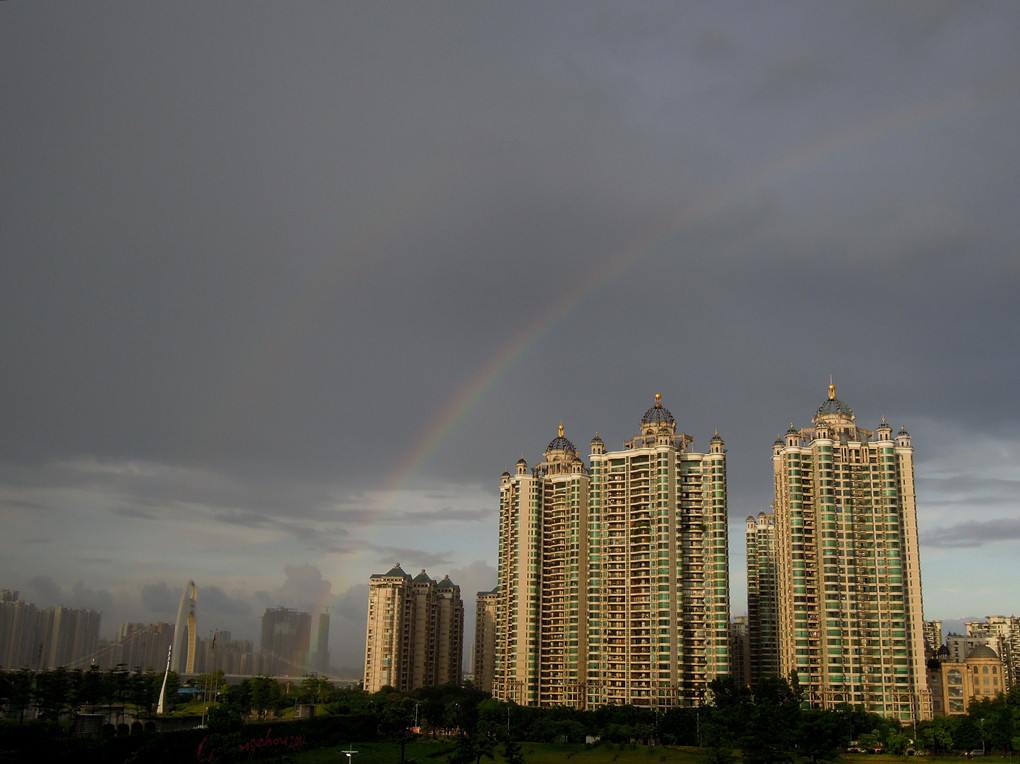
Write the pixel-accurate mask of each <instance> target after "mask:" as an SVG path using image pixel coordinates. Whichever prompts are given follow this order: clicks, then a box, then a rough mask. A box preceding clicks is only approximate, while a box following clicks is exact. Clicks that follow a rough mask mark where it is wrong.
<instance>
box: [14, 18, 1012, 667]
mask: <svg viewBox="0 0 1020 764" xmlns="http://www.w3.org/2000/svg"><path fill="white" fill-rule="evenodd" d="M1018 35H1020V9H1018V8H1016V7H1014V6H1013V5H1011V4H1007V3H995V2H986V3H973V4H966V5H960V4H954V3H939V2H924V3H921V2H897V3H867V2H865V3H855V4H853V5H849V6H845V5H827V4H822V5H818V4H808V3H780V4H770V6H769V7H768V8H763V7H759V6H757V5H754V4H742V3H722V4H711V5H707V4H706V5H703V6H697V5H696V6H680V7H673V6H669V5H666V6H660V5H656V4H651V3H640V4H628V5H627V6H619V5H615V4H600V3H595V4H590V3H583V4H582V3H576V4H575V3H566V4H563V5H558V6H553V7H546V6H542V5H533V6H532V5H516V4H515V5H502V4H498V5H479V6H475V7H472V8H471V9H470V11H468V10H466V9H464V8H463V7H458V6H443V5H440V6H430V7H428V8H426V7H422V6H418V5H415V4H406V5H396V6H389V7H376V6H370V5H366V6H360V5H350V4H344V5H340V6H330V5H312V4H301V5H298V6H291V7H288V8H286V9H285V8H275V7H273V6H262V5H259V6H254V7H252V6H251V5H250V4H242V3H237V2H225V3H220V4H217V5H215V6H208V5H203V4H187V3H184V4H173V5H168V6H161V5H156V6H151V5H150V6H137V5H135V4H131V3H124V2H98V3H91V4H89V6H88V7H87V8H86V7H81V6H78V5H75V4H72V3H60V4H57V5H49V6H47V7H42V6H39V5H38V4H30V3H2V4H0V65H2V66H3V70H4V71H5V72H6V77H5V88H4V89H3V91H2V92H0V105H2V107H3V113H4V114H5V115H6V118H5V120H4V121H3V122H2V123H0V167H2V168H3V173H2V176H0V177H2V178H3V179H2V180H0V191H2V193H3V202H4V203H3V204H0V231H2V232H3V233H2V236H0V243H2V244H3V249H2V255H0V290H2V293H0V297H2V299H0V311H2V313H0V317H2V320H0V347H2V348H3V349H4V363H3V364H2V365H0V390H2V391H3V394H4V405H3V420H2V425H3V426H2V427H0V518H2V523H3V533H2V534H0V536H2V538H0V588H4V589H10V590H18V591H20V593H21V598H22V599H24V600H25V601H30V602H33V603H35V604H36V605H37V606H38V607H40V608H44V607H51V606H56V605H64V606H67V607H72V608H90V609H94V610H99V611H102V614H103V615H102V622H101V632H102V636H103V637H105V638H110V637H112V636H113V635H115V633H116V630H117V628H118V626H119V625H120V624H121V623H124V622H139V623H158V622H172V621H173V620H174V618H175V615H176V612H177V607H178V602H179V596H180V591H181V587H182V586H184V585H185V584H186V582H188V581H189V580H193V581H195V583H196V584H197V586H198V590H199V600H198V605H197V613H196V617H197V629H198V633H199V636H201V637H203V638H207V637H209V636H210V635H211V633H212V632H214V631H216V630H229V631H231V632H233V634H234V635H235V637H237V638H248V639H257V636H258V633H259V631H258V622H259V619H260V618H261V615H262V613H263V612H264V611H265V610H266V609H267V608H271V607H288V608H297V609H299V610H301V611H303V612H308V613H310V614H311V615H312V617H313V619H315V618H317V617H318V615H319V614H321V613H322V612H325V609H326V608H329V614H330V618H331V628H330V654H331V658H332V661H331V662H332V663H333V664H334V665H336V666H350V667H351V668H354V669H355V670H357V669H358V668H359V666H360V656H361V654H362V653H363V651H364V640H365V616H366V609H367V601H368V584H367V581H368V578H369V576H370V575H371V574H373V573H376V572H378V571H382V570H388V569H390V568H391V567H392V566H393V564H394V563H397V562H399V563H401V565H402V567H403V568H404V569H405V570H410V571H417V570H420V569H423V568H424V569H427V570H428V571H429V572H430V575H433V576H436V577H437V578H442V577H443V576H445V575H449V576H450V578H451V579H452V580H454V581H456V582H457V584H458V585H459V586H460V587H461V590H462V592H463V594H464V601H465V605H466V613H465V621H466V624H467V628H466V629H465V642H466V643H467V644H471V642H472V635H473V628H474V617H473V616H474V607H475V604H474V594H475V592H477V591H488V590H491V589H492V587H493V586H494V585H495V583H496V560H497V537H498V513H499V476H500V473H501V472H502V471H503V470H504V469H505V468H508V467H512V466H513V465H512V463H508V461H507V460H508V459H509V460H510V461H511V462H512V460H513V459H514V458H516V455H517V454H519V453H521V451H522V449H524V450H525V456H526V459H527V461H528V462H529V463H532V464H534V463H538V461H540V457H541V454H540V453H539V452H538V448H539V447H540V446H541V444H543V443H548V442H549V441H550V439H552V438H554V437H555V436H556V433H557V431H558V427H559V425H563V426H564V430H565V433H566V437H568V438H570V439H571V440H572V441H573V442H574V443H575V444H584V443H588V442H589V440H590V439H591V438H592V437H593V436H594V435H595V431H596V429H597V430H598V431H599V434H600V437H601V438H602V439H603V440H604V441H605V442H606V443H611V444H617V443H620V442H623V441H624V440H626V439H627V438H629V437H631V436H632V435H633V420H634V412H635V411H643V410H644V409H645V408H647V406H648V405H649V401H650V400H651V399H652V396H653V395H654V394H656V393H661V394H662V396H663V398H662V402H663V405H665V406H667V407H668V408H669V409H670V410H671V411H672V412H673V414H674V416H675V417H676V420H677V422H678V424H679V426H680V427H682V428H683V430H684V431H685V432H688V433H689V434H690V435H692V436H693V437H694V440H695V443H694V448H696V449H698V450H704V449H706V448H707V447H708V444H709V440H710V438H711V437H712V435H713V433H714V432H715V431H716V430H718V431H719V433H720V435H721V436H722V437H723V438H724V439H725V443H726V449H727V455H726V460H727V481H728V490H729V496H728V505H729V518H728V519H729V524H728V529H729V540H730V553H731V560H730V579H731V591H730V601H731V605H732V610H733V612H734V613H735V614H742V613H745V612H746V587H745V578H744V570H745V567H744V556H743V535H744V523H745V519H746V518H747V517H748V516H749V515H753V516H757V514H758V512H759V510H761V509H762V508H763V507H764V508H767V507H768V506H769V504H770V502H771V500H772V472H771V445H772V443H773V441H774V440H775V438H776V436H777V435H778V434H781V433H783V432H785V431H786V429H787V427H788V426H789V425H790V422H791V419H793V421H794V423H795V425H796V426H797V427H804V426H807V425H808V424H809V422H808V421H807V419H808V416H807V413H806V412H810V411H811V410H813V407H814V406H816V405H817V402H818V401H819V400H821V399H822V398H824V395H825V387H826V385H827V384H828V382H829V379H830V375H832V378H833V379H834V381H835V384H836V385H837V387H838V389H839V391H840V397H841V398H843V399H844V400H845V401H846V402H847V403H848V404H849V405H850V406H852V407H853V409H854V411H855V412H856V413H857V416H858V421H859V422H860V424H861V426H862V427H865V428H869V429H871V428H875V427H877V426H878V425H879V423H880V422H881V421H882V418H883V417H888V421H889V424H890V425H891V426H892V427H893V428H894V430H898V429H899V427H900V426H901V425H905V426H906V428H907V429H908V430H909V432H910V434H911V437H912V439H913V444H914V448H915V453H914V459H915V472H916V488H917V512H918V528H919V538H920V557H921V574H922V586H923V594H924V616H925V618H926V619H938V620H942V621H944V622H945V623H946V624H947V627H950V624H952V623H956V622H962V621H964V620H973V619H980V618H983V617H984V616H986V615H992V614H1002V615H1011V614H1013V613H1014V612H1016V611H1017V610H1020V607H1018V604H1020V603H1017V602H1016V599H1015V594H1014V593H1013V592H1012V591H1011V586H1010V580H1011V579H1010V577H1011V576H1012V571H1013V570H1014V568H1015V562H1014V561H1015V558H1016V556H1017V554H1018V552H1020V493H1018V487H1020V467H1018V465H1020V440H1018V438H1017V436H1016V432H1017V430H1018V427H1017V425H1018V424H1020V404H1018V401H1017V397H1016V395H1015V393H1014V390H1013V388H1014V387H1015V381H1016V379H1017V378H1018V377H1020V354H1018V352H1017V350H1016V348H1017V347H1020V336H1018V334H1020V304H1018V302H1017V300H1016V299H1015V297H1014V295H1015V294H1016V293H1017V292H1018V291H1020V258H1018V257H1017V252H1016V248H1017V244H1016V242H1017V241H1020V235H1018V234H1020V222H1018V221H1017V219H1016V215H1015V214H1014V210H1015V207H1016V200H1017V199H1018V197H1020V172H1018V170H1020V142H1018V141H1017V139H1016V137H1015V135H1014V133H1015V130H1014V129H1013V125H1015V124H1016V123H1017V121H1018V117H1020V113H1018V112H1020V77H1018V75H1017V74H1016V72H1018V71H1020V49H1018V47H1017V45H1016V44H1015V40H1016V39H1017V37H1018ZM582 450H583V449H582ZM467 660H468V656H467V655H465V661H467ZM355 675H357V674H355Z"/></svg>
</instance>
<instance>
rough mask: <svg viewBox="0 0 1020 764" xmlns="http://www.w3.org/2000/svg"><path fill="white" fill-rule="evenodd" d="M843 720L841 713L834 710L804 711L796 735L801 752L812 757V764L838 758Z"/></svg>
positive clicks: (841, 740)
mask: <svg viewBox="0 0 1020 764" xmlns="http://www.w3.org/2000/svg"><path fill="white" fill-rule="evenodd" d="M841 722H842V719H841V718H840V716H839V714H838V713H835V712H833V711H820V710H811V711H804V712H802V713H801V717H800V726H799V729H798V730H797V735H796V740H797V747H798V749H799V751H800V753H801V754H803V755H804V756H807V757H808V758H810V759H811V761H812V764H819V762H822V761H831V760H833V759H836V758H838V757H839V748H840V744H841V743H842V742H843V739H842V735H841V730H840V727H841Z"/></svg>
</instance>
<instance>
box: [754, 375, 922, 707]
mask: <svg viewBox="0 0 1020 764" xmlns="http://www.w3.org/2000/svg"><path fill="white" fill-rule="evenodd" d="M772 454H773V456H772V462H773V468H774V476H775V501H774V509H775V515H776V521H775V522H776V540H777V546H778V552H779V554H778V559H779V624H780V635H781V638H780V672H781V674H783V675H784V676H785V675H787V674H788V673H789V672H791V671H795V672H796V673H797V677H798V679H799V682H800V685H801V688H802V689H803V690H804V692H805V697H806V699H807V700H808V702H809V703H810V704H811V705H812V706H815V707H820V708H835V707H838V706H841V705H843V704H849V705H852V706H855V707H863V708H864V709H865V710H867V711H870V712H874V713H878V714H882V715H885V716H889V717H892V718H896V719H899V720H901V721H910V720H915V719H926V718H929V717H930V716H931V713H932V709H931V697H930V695H929V693H928V687H927V676H926V670H925V655H924V630H923V623H924V616H923V613H922V604H921V569H920V555H919V552H918V538H917V515H916V508H915V497H914V464H913V447H912V445H911V440H910V435H909V434H908V433H907V431H906V430H905V429H901V430H900V431H899V433H898V434H897V435H896V436H895V437H894V436H893V434H892V428H891V427H890V426H889V425H888V424H887V423H886V421H885V419H884V418H883V420H882V423H881V424H880V425H879V426H878V428H877V429H876V430H874V431H871V430H865V429H863V428H861V427H858V426H857V423H856V416H855V414H854V412H853V410H852V409H851V408H850V407H849V406H848V405H847V404H846V403H844V402H843V401H841V400H840V399H839V398H837V397H836V392H835V387H834V386H833V385H831V384H830V385H829V395H828V398H827V399H826V400H824V401H823V402H822V404H821V405H820V406H819V407H818V410H817V411H816V413H815V415H814V417H813V418H812V420H811V426H809V427H805V428H802V429H798V428H796V427H794V426H793V425H792V424H791V426H790V429H789V430H787V432H786V434H785V435H784V436H781V437H780V438H778V439H777V440H776V443H775V445H774V447H773V451H772Z"/></svg>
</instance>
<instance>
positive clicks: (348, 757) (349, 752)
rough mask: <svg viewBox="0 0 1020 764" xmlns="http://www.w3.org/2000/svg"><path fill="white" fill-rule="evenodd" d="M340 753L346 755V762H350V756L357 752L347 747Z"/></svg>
mask: <svg viewBox="0 0 1020 764" xmlns="http://www.w3.org/2000/svg"><path fill="white" fill-rule="evenodd" d="M340 753H343V754H346V755H347V764H351V757H353V756H357V754H358V752H357V751H352V750H351V749H350V748H348V749H347V750H346V751H340Z"/></svg>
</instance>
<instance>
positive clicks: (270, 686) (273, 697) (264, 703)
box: [251, 676, 283, 719]
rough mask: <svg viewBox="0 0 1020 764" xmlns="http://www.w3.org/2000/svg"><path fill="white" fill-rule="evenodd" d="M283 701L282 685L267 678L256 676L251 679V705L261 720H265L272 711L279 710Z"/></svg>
mask: <svg viewBox="0 0 1020 764" xmlns="http://www.w3.org/2000/svg"><path fill="white" fill-rule="evenodd" d="M282 699H283V689H282V688H281V687H280V683H279V682H277V681H276V680H275V679H271V678H270V677H267V676H255V677H252V679H251V705H252V708H253V709H254V710H255V711H256V712H257V713H258V715H259V718H260V719H265V718H266V714H268V713H269V712H270V711H274V712H275V711H276V710H277V709H278V708H279V705H280V701H281V700H282Z"/></svg>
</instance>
